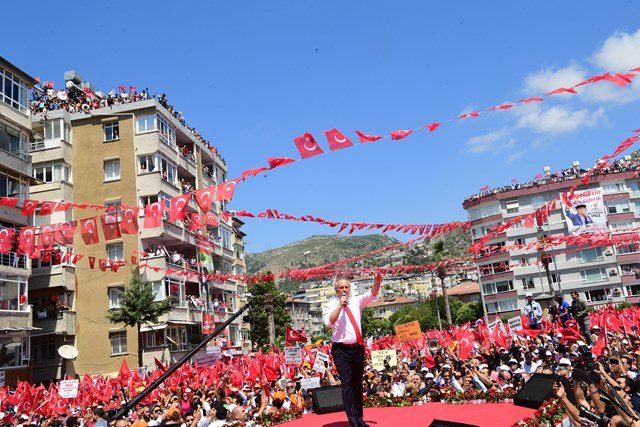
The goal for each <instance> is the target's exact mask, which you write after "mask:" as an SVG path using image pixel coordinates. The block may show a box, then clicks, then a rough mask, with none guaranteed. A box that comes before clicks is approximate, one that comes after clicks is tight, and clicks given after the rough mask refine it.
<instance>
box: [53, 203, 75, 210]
mask: <svg viewBox="0 0 640 427" xmlns="http://www.w3.org/2000/svg"><path fill="white" fill-rule="evenodd" d="M72 206H73V203H71V202H58V203H57V204H56V207H55V208H53V211H54V212H66V211H68V210H69V209H71V207H72Z"/></svg>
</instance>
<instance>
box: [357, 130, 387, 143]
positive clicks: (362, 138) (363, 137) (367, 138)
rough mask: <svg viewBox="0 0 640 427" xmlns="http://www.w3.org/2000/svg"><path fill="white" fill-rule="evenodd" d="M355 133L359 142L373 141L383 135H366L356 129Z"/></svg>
mask: <svg viewBox="0 0 640 427" xmlns="http://www.w3.org/2000/svg"><path fill="white" fill-rule="evenodd" d="M356 135H358V138H359V139H360V143H363V142H375V141H377V140H379V139H382V138H384V137H382V136H378V135H367V134H366V133H362V132H360V131H359V130H357V131H356Z"/></svg>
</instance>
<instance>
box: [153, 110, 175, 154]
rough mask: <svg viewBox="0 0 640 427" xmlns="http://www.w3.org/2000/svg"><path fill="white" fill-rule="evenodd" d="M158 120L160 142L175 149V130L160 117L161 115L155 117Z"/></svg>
mask: <svg viewBox="0 0 640 427" xmlns="http://www.w3.org/2000/svg"><path fill="white" fill-rule="evenodd" d="M157 120H158V134H159V135H160V141H162V142H164V143H165V144H167V145H169V146H171V147H175V146H176V128H174V127H173V125H171V124H169V122H168V121H167V120H166V119H165V118H164V117H162V116H161V115H159V114H158V115H157Z"/></svg>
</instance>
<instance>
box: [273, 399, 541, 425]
mask: <svg viewBox="0 0 640 427" xmlns="http://www.w3.org/2000/svg"><path fill="white" fill-rule="evenodd" d="M534 412H535V410H534V409H529V408H523V407H520V406H515V405H514V404H513V403H483V404H464V405H449V404H444V403H425V404H424V405H419V406H408V407H404V408H365V410H364V420H365V422H366V423H367V424H369V425H371V427H391V426H402V427H422V426H428V425H429V424H430V423H431V421H433V420H434V419H435V418H438V419H441V420H447V421H457V422H461V423H467V424H473V425H478V426H491V427H508V426H510V425H512V424H513V423H515V422H517V421H520V420H521V419H523V418H526V417H530V416H532V415H533V413H534ZM285 425H286V427H316V426H317V427H321V426H324V427H348V426H349V423H348V422H347V416H346V414H345V413H344V412H334V413H331V414H324V415H316V414H308V415H304V416H303V417H302V418H299V419H297V420H293V421H290V422H288V423H286V424H285Z"/></svg>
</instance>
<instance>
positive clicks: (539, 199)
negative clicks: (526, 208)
mask: <svg viewBox="0 0 640 427" xmlns="http://www.w3.org/2000/svg"><path fill="white" fill-rule="evenodd" d="M544 204H545V201H544V196H532V197H531V207H532V208H533V209H539V208H541V207H542V206H544Z"/></svg>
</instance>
